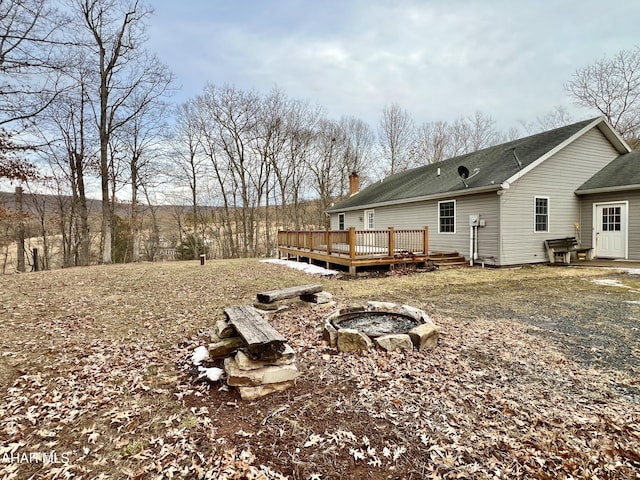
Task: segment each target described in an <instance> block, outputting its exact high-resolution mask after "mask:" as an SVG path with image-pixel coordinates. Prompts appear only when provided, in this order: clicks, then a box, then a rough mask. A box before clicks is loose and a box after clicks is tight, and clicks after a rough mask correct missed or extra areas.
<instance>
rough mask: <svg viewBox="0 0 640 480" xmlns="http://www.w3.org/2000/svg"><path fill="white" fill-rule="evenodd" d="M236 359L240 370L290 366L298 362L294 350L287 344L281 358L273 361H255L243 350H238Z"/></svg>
mask: <svg viewBox="0 0 640 480" xmlns="http://www.w3.org/2000/svg"><path fill="white" fill-rule="evenodd" d="M234 358H235V360H236V364H237V365H238V368H239V369H240V370H257V369H259V368H264V367H269V366H273V365H276V366H277V365H289V364H291V363H294V362H295V361H296V354H295V352H294V351H293V348H291V345H289V344H288V343H287V344H285V346H284V351H283V352H282V354H281V356H280V357H279V358H276V359H275V360H273V361H264V360H254V359H252V358H251V357H249V356H248V355H247V354H246V353H245V352H243V351H242V350H238V352H237V353H236V354H235V357H234Z"/></svg>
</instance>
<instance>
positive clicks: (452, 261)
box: [427, 252, 469, 268]
mask: <svg viewBox="0 0 640 480" xmlns="http://www.w3.org/2000/svg"><path fill="white" fill-rule="evenodd" d="M427 261H429V262H431V263H432V264H433V265H436V266H437V267H439V268H460V267H468V266H469V262H467V261H466V260H465V258H464V257H463V256H461V255H460V254H459V253H458V252H431V253H429V256H428V257H427Z"/></svg>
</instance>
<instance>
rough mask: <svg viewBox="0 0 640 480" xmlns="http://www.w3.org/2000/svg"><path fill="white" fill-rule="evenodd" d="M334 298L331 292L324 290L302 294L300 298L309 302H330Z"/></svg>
mask: <svg viewBox="0 0 640 480" xmlns="http://www.w3.org/2000/svg"><path fill="white" fill-rule="evenodd" d="M332 298H333V295H331V293H329V292H324V291H323V292H317V293H306V294H304V295H300V300H304V301H305V302H309V303H318V304H323V303H329V302H330V301H331V299H332Z"/></svg>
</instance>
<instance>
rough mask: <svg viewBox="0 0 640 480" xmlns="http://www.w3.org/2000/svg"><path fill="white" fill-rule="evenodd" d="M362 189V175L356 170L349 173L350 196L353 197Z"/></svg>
mask: <svg viewBox="0 0 640 480" xmlns="http://www.w3.org/2000/svg"><path fill="white" fill-rule="evenodd" d="M359 191H360V177H359V176H358V174H357V173H356V172H351V175H349V196H350V197H352V196H354V195H355V194H356V193H358V192H359Z"/></svg>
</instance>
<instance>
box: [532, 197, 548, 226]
mask: <svg viewBox="0 0 640 480" xmlns="http://www.w3.org/2000/svg"><path fill="white" fill-rule="evenodd" d="M548 231H549V197H535V199H534V232H536V233H547V232H548Z"/></svg>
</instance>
